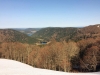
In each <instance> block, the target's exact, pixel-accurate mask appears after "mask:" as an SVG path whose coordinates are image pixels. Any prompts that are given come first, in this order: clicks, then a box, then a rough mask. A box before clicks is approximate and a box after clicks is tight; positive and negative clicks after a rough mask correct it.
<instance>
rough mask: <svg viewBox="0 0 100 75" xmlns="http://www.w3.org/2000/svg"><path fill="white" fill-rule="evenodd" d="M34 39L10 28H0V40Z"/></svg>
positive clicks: (23, 41) (26, 40) (20, 40)
mask: <svg viewBox="0 0 100 75" xmlns="http://www.w3.org/2000/svg"><path fill="white" fill-rule="evenodd" d="M35 41H36V39H34V38H31V37H29V36H28V35H26V34H24V33H21V32H18V31H16V30H12V29H0V42H22V43H34V42H35Z"/></svg>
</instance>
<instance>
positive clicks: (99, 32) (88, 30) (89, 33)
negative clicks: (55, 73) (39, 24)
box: [32, 24, 100, 41]
mask: <svg viewBox="0 0 100 75" xmlns="http://www.w3.org/2000/svg"><path fill="white" fill-rule="evenodd" d="M32 37H35V38H38V39H44V40H45V41H49V40H51V39H56V40H57V41H62V40H66V41H68V40H74V41H78V40H81V39H88V38H96V37H100V24H98V25H90V26H86V27H83V28H74V27H66V28H57V27H55V28H53V27H48V28H43V29H41V30H39V31H37V32H36V33H34V34H33V35H32Z"/></svg>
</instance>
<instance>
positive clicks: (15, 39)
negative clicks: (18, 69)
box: [0, 25, 100, 72]
mask: <svg viewBox="0 0 100 75" xmlns="http://www.w3.org/2000/svg"><path fill="white" fill-rule="evenodd" d="M99 26H100V25H92V26H87V27H84V28H44V29H41V30H40V31H37V32H36V33H35V34H34V35H33V37H34V38H35V39H32V37H29V36H27V35H26V34H23V33H20V32H18V31H15V30H11V29H0V42H1V43H0V58H7V59H12V60H17V61H20V62H23V63H26V64H29V65H31V66H33V67H38V68H45V69H51V70H56V71H64V72H95V71H100V27H99ZM36 39H44V41H45V40H47V41H50V43H49V44H43V45H42V44H41V45H39V46H38V45H35V44H33V43H36V42H38V41H37V40H36ZM34 40H35V41H34ZM30 43H31V44H30Z"/></svg>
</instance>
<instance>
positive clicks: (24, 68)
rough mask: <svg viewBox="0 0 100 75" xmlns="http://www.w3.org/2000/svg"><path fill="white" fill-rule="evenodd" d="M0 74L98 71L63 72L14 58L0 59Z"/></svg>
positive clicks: (52, 74)
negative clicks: (40, 67) (34, 65)
mask: <svg viewBox="0 0 100 75" xmlns="http://www.w3.org/2000/svg"><path fill="white" fill-rule="evenodd" d="M0 75H100V72H93V73H65V72H58V71H52V70H46V69H39V68H33V67H31V66H29V65H26V64H23V63H21V62H18V61H14V60H8V59H0Z"/></svg>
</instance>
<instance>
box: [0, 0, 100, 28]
mask: <svg viewBox="0 0 100 75" xmlns="http://www.w3.org/2000/svg"><path fill="white" fill-rule="evenodd" d="M93 24H100V0H0V28H29V27H31V28H37V27H40V28H41V27H81V26H87V25H93Z"/></svg>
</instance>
